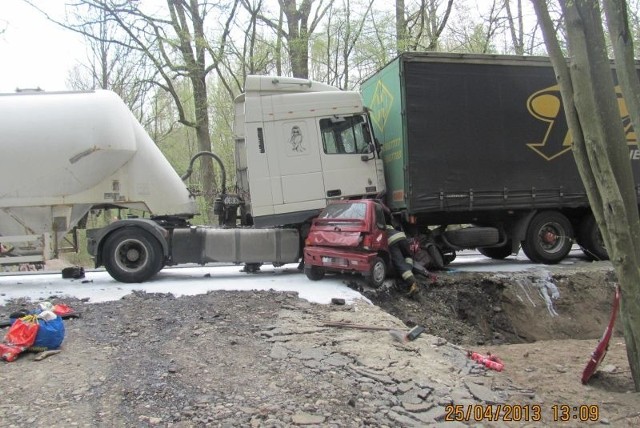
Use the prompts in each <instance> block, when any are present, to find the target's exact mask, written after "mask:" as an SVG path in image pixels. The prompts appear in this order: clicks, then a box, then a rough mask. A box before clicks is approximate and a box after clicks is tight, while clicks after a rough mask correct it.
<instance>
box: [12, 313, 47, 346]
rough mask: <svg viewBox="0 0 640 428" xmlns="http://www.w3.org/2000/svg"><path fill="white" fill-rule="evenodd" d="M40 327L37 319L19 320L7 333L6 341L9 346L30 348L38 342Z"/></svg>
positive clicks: (26, 318) (25, 318) (24, 318)
mask: <svg viewBox="0 0 640 428" xmlns="http://www.w3.org/2000/svg"><path fill="white" fill-rule="evenodd" d="M30 318H33V319H30ZM39 327H40V325H39V324H38V321H37V320H36V319H35V317H28V316H27V317H23V318H18V319H17V320H16V322H14V323H13V325H12V326H11V328H10V329H9V331H8V332H7V335H6V336H5V337H4V340H5V342H6V343H7V344H8V345H14V346H19V347H25V348H28V347H29V346H31V345H33V342H35V341H36V336H37V335H38V328H39Z"/></svg>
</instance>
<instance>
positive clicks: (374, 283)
mask: <svg viewBox="0 0 640 428" xmlns="http://www.w3.org/2000/svg"><path fill="white" fill-rule="evenodd" d="M365 276H366V278H367V282H368V283H369V285H370V286H371V287H373V288H380V287H381V286H382V284H384V280H385V279H386V278H387V264H386V263H385V262H384V260H382V259H381V258H380V257H376V258H375V259H373V263H372V264H371V268H370V269H369V272H368V273H367V274H366V275H365Z"/></svg>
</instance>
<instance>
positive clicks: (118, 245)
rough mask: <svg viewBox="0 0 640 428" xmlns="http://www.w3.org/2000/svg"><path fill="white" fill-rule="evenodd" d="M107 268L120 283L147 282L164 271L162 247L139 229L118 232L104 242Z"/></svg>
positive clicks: (104, 256) (124, 229)
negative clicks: (161, 270)
mask: <svg viewBox="0 0 640 428" xmlns="http://www.w3.org/2000/svg"><path fill="white" fill-rule="evenodd" d="M103 260H104V266H105V268H106V269H107V272H109V275H111V276H112V277H113V279H115V280H116V281H120V282H127V283H131V282H144V281H146V280H148V279H149V278H151V277H153V276H154V275H155V274H156V273H158V272H159V271H160V269H162V263H163V256H162V247H161V245H160V243H159V242H158V240H157V239H156V238H154V237H153V236H152V235H151V234H150V233H149V232H146V231H145V230H142V229H139V228H137V227H126V228H122V229H119V230H116V231H115V232H113V234H111V235H110V236H109V237H108V238H107V240H106V242H105V243H104V255H103Z"/></svg>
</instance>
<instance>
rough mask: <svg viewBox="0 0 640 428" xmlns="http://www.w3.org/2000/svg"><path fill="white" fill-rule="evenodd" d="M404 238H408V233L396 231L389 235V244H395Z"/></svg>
mask: <svg viewBox="0 0 640 428" xmlns="http://www.w3.org/2000/svg"><path fill="white" fill-rule="evenodd" d="M402 239H407V235H405V234H404V232H399V231H396V232H395V233H392V234H391V235H390V236H389V245H393V244H395V243H396V242H398V241H400V240H402Z"/></svg>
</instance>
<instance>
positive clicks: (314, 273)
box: [304, 265, 324, 281]
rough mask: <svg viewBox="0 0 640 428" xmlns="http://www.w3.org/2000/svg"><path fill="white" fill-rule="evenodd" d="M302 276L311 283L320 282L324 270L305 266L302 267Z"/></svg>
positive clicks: (318, 267)
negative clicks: (305, 276)
mask: <svg viewBox="0 0 640 428" xmlns="http://www.w3.org/2000/svg"><path fill="white" fill-rule="evenodd" d="M304 274H305V275H307V278H309V279H310V280H311V281H320V280H321V279H322V278H324V269H323V268H321V267H320V266H306V265H305V267H304Z"/></svg>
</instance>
